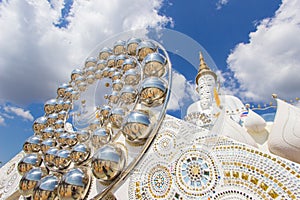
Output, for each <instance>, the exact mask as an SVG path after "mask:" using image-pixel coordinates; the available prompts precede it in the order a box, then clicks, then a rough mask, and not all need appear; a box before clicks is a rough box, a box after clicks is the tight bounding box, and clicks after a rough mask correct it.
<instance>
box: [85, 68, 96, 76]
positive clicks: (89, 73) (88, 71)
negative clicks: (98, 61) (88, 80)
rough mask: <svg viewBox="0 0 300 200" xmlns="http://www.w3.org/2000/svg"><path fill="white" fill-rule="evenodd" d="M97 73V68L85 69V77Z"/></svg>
mask: <svg viewBox="0 0 300 200" xmlns="http://www.w3.org/2000/svg"><path fill="white" fill-rule="evenodd" d="M95 71H96V67H95V66H90V67H88V68H86V69H85V76H89V75H93V74H94V73H95Z"/></svg>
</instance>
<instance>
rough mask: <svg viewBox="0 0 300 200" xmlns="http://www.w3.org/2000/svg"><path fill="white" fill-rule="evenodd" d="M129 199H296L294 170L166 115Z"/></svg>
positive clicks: (299, 195) (299, 173)
mask: <svg viewBox="0 0 300 200" xmlns="http://www.w3.org/2000/svg"><path fill="white" fill-rule="evenodd" d="M175 141H176V142H175ZM129 198H130V199H175V200H177V199H206V200H207V199H216V200H229V199H300V166H299V165H298V164H296V163H293V162H290V161H288V160H285V159H283V158H280V157H278V156H275V155H271V154H267V153H263V152H261V151H259V150H258V149H255V148H253V147H250V146H247V145H245V144H241V143H238V142H236V141H233V140H231V139H229V138H226V137H223V136H218V135H212V134H209V132H208V131H205V130H203V129H201V128H199V127H197V126H192V125H191V124H188V123H186V122H184V121H181V120H178V119H176V118H173V117H170V116H168V117H167V118H166V119H165V121H164V123H163V125H162V128H161V130H160V131H159V135H158V136H157V138H156V140H155V143H154V145H153V148H152V149H150V151H149V152H148V153H147V155H145V157H144V158H143V159H142V161H141V162H140V164H139V165H138V167H137V168H136V169H135V171H134V172H133V174H132V175H131V177H130V182H129Z"/></svg>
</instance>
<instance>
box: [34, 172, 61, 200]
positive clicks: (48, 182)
mask: <svg viewBox="0 0 300 200" xmlns="http://www.w3.org/2000/svg"><path fill="white" fill-rule="evenodd" d="M58 182H59V178H58V177H57V176H55V175H48V176H45V177H43V178H42V179H41V180H40V181H39V182H38V184H37V185H36V187H35V188H34V190H33V195H32V199H33V200H57V187H58Z"/></svg>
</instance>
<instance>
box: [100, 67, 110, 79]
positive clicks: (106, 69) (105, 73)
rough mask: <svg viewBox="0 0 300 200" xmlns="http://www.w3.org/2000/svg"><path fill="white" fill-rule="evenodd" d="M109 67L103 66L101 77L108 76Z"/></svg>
mask: <svg viewBox="0 0 300 200" xmlns="http://www.w3.org/2000/svg"><path fill="white" fill-rule="evenodd" d="M109 69H110V68H109V67H105V68H104V69H103V70H102V76H103V77H108V72H109Z"/></svg>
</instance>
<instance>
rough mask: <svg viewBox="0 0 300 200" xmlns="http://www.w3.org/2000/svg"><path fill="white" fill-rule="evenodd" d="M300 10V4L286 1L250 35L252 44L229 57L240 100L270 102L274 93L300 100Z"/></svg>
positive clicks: (285, 97) (246, 44) (237, 50)
mask: <svg viewBox="0 0 300 200" xmlns="http://www.w3.org/2000/svg"><path fill="white" fill-rule="evenodd" d="M299 10H300V4H299V1H298V0H283V2H282V4H281V6H280V8H279V9H278V10H277V11H276V14H275V16H274V17H273V18H268V19H264V20H262V21H261V22H260V24H259V25H258V26H257V29H256V31H255V32H252V33H250V34H249V38H250V40H249V43H240V44H238V45H237V46H236V47H235V49H234V50H233V52H232V53H231V54H230V55H229V57H228V59H227V63H228V66H229V68H230V69H231V70H232V71H233V72H234V73H235V78H236V79H237V80H238V82H239V83H240V89H241V90H240V96H244V97H245V98H246V99H248V100H253V101H267V100H269V99H270V97H271V94H272V93H277V94H278V96H279V97H281V98H284V99H293V98H295V97H297V96H299V92H300V89H299V85H300V79H299V74H300V56H299V55H300V37H299V35H300V12H299Z"/></svg>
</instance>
